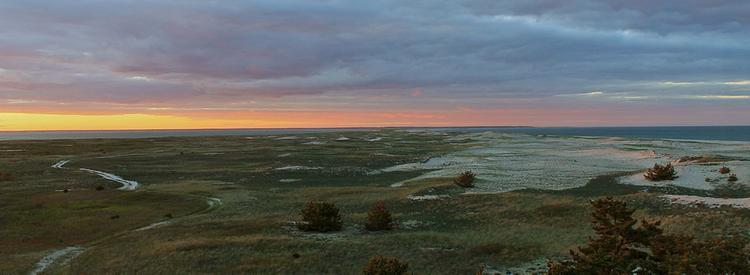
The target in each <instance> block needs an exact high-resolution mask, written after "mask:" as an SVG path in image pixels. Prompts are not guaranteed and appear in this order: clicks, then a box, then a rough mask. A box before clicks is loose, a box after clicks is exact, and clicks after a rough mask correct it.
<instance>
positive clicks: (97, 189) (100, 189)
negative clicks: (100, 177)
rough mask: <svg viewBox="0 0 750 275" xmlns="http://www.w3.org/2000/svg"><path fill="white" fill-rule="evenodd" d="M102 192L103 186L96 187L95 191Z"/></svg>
mask: <svg viewBox="0 0 750 275" xmlns="http://www.w3.org/2000/svg"><path fill="white" fill-rule="evenodd" d="M102 190H104V185H97V186H96V191H102Z"/></svg>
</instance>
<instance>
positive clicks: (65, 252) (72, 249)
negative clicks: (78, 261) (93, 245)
mask: <svg viewBox="0 0 750 275" xmlns="http://www.w3.org/2000/svg"><path fill="white" fill-rule="evenodd" d="M84 250H86V248H84V247H80V246H69V247H66V248H62V249H58V250H55V251H52V253H50V254H47V256H44V258H42V259H41V260H40V261H39V262H38V263H36V266H35V268H34V270H32V271H31V272H29V274H30V275H36V274H39V273H41V272H42V271H44V270H45V269H47V268H48V267H50V266H51V265H52V264H54V263H55V262H56V261H57V260H59V259H61V258H67V260H70V259H72V258H74V257H75V256H78V254H81V253H83V251H84Z"/></svg>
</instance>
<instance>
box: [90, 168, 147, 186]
mask: <svg viewBox="0 0 750 275" xmlns="http://www.w3.org/2000/svg"><path fill="white" fill-rule="evenodd" d="M81 171H86V172H89V173H92V174H96V175H97V176H100V177H102V178H104V179H106V180H111V181H114V182H116V183H119V184H122V186H121V187H120V188H117V189H120V190H127V191H133V190H135V189H138V182H137V181H134V180H126V179H123V178H121V177H120V176H118V175H115V174H110V173H107V172H102V171H97V170H93V169H88V168H81Z"/></svg>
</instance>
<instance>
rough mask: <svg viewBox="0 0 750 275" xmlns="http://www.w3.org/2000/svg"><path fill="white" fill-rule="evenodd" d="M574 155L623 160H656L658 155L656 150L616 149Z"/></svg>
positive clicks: (587, 150) (589, 150)
mask: <svg viewBox="0 0 750 275" xmlns="http://www.w3.org/2000/svg"><path fill="white" fill-rule="evenodd" d="M572 155H577V156H580V157H589V156H597V157H611V158H623V159H656V158H657V157H658V155H657V154H656V151H655V150H639V151H632V150H621V149H616V148H597V149H584V150H580V151H577V152H574V153H573V154H572Z"/></svg>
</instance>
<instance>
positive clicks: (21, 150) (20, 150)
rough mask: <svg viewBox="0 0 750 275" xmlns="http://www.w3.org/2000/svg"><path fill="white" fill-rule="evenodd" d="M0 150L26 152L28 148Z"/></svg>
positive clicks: (4, 150)
mask: <svg viewBox="0 0 750 275" xmlns="http://www.w3.org/2000/svg"><path fill="white" fill-rule="evenodd" d="M0 152H9V153H11V152H26V150H23V149H3V150H0Z"/></svg>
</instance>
